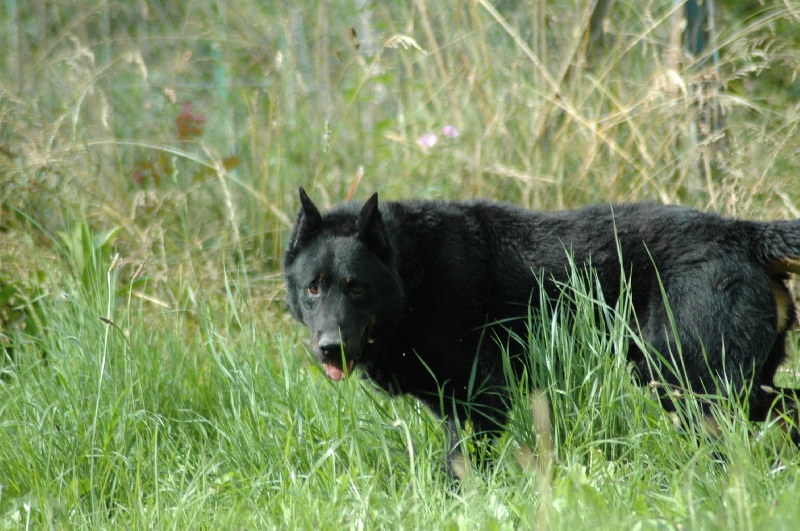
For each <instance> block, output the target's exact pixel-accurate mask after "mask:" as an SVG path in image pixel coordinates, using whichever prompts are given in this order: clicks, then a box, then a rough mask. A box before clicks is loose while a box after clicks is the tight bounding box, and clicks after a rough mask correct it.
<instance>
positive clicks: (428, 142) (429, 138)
mask: <svg viewBox="0 0 800 531" xmlns="http://www.w3.org/2000/svg"><path fill="white" fill-rule="evenodd" d="M438 140H439V139H438V138H436V135H434V134H433V133H424V134H423V135H422V136H421V137H419V138H418V139H417V144H418V145H419V147H421V148H422V149H430V148H432V147H433V146H435V145H436V142H437V141H438Z"/></svg>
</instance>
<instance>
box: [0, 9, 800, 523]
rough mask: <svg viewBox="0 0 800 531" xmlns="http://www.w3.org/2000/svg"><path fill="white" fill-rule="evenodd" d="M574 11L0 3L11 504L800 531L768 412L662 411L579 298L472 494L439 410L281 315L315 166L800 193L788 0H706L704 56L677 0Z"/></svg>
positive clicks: (768, 200) (2, 292)
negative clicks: (374, 379) (332, 357)
mask: <svg viewBox="0 0 800 531" xmlns="http://www.w3.org/2000/svg"><path fill="white" fill-rule="evenodd" d="M178 4H180V7H179V6H178ZM589 4H591V2H588V1H584V0H582V1H575V0H552V1H550V2H544V1H532V2H510V1H501V2H489V1H488V0H459V1H456V2H453V3H449V2H424V1H414V2H398V3H390V2H383V3H378V2H369V1H367V0H352V1H344V2H313V1H302V2H255V1H247V0H246V1H243V2H210V1H205V0H199V1H197V2H190V3H173V2H160V1H153V2H148V1H140V2H127V3H125V2H119V3H110V2H64V3H50V2H18V1H8V2H6V3H5V4H4V7H3V11H2V14H0V27H2V31H0V42H2V47H3V49H4V52H3V53H2V54H0V342H2V343H0V347H3V348H5V350H6V352H7V354H8V355H5V354H3V355H2V356H1V357H0V360H2V361H0V528H10V529H16V528H25V529H29V528H32V529H41V528H56V529H63V528H72V527H79V528H93V529H94V528H112V527H113V528H192V529H194V528H199V529H224V528H259V529H261V528H281V529H285V528H289V527H291V528H298V529H309V528H322V529H329V528H331V529H334V528H342V527H345V528H354V529H381V528H387V529H406V528H408V529H414V528H422V529H476V528H479V529H516V528H534V527H535V528H542V529H543V528H553V529H576V528H588V527H592V528H611V529H619V528H638V529H673V528H676V529H732V528H734V529H739V528H741V529H779V528H785V529H794V528H796V522H797V521H798V520H800V506H799V505H798V504H797V501H796V498H797V492H798V489H800V454H798V451H797V449H796V448H794V447H792V446H791V445H787V444H786V440H785V437H784V436H783V434H782V433H781V431H780V430H779V429H778V427H777V426H774V425H753V424H750V423H748V422H746V421H745V420H744V418H745V414H744V413H743V412H742V411H741V409H740V408H738V407H737V406H736V405H730V407H727V408H724V409H723V410H721V411H720V412H719V416H718V419H717V420H718V423H719V425H720V434H719V435H718V436H717V437H709V436H708V434H707V433H706V431H705V430H703V429H702V426H693V427H690V428H688V429H687V430H678V429H676V428H675V426H674V422H673V418H672V417H670V416H669V415H667V414H666V413H665V412H664V411H662V409H661V408H660V407H659V406H658V404H657V401H656V398H655V395H654V393H653V391H652V390H650V389H646V388H640V387H637V386H635V385H634V384H633V383H632V382H631V380H630V378H629V376H628V374H627V368H626V365H625V360H624V358H623V357H622V356H621V355H619V354H614V353H615V352H617V353H619V351H620V348H619V347H620V345H624V344H625V341H627V340H628V339H629V336H630V334H628V333H627V331H626V330H625V326H623V320H620V319H611V320H609V321H608V322H606V323H600V324H602V325H603V326H600V327H599V328H598V323H596V322H595V320H596V315H595V314H594V312H592V311H591V309H590V308H589V306H588V305H587V304H583V303H579V304H577V316H576V317H575V319H574V321H564V318H563V315H562V313H554V314H545V315H540V316H537V317H536V318H535V319H534V320H533V321H534V322H533V323H532V334H531V337H530V338H529V343H530V349H531V352H532V355H534V356H535V357H536V359H537V360H543V363H541V366H540V367H539V368H538V369H537V371H538V372H536V373H533V374H531V381H530V382H527V384H528V385H520V387H519V388H518V389H515V390H514V393H515V395H516V396H517V400H515V403H514V410H513V415H512V419H511V421H510V423H509V428H508V431H507V433H506V434H505V435H504V436H503V437H502V438H501V439H500V440H499V441H497V442H496V444H495V445H494V446H493V447H491V448H486V447H485V445H484V444H483V443H482V441H481V440H478V439H469V438H468V440H467V446H468V448H469V449H470V450H471V451H472V452H473V453H474V454H483V453H488V454H489V455H490V456H491V457H492V460H493V462H494V465H493V466H490V467H484V468H472V469H471V473H470V474H469V475H468V476H467V477H466V479H465V480H464V481H463V482H462V485H461V486H460V487H459V488H455V487H453V485H451V484H449V483H448V481H447V478H446V477H445V476H444V475H443V474H442V473H441V470H440V466H441V463H442V461H443V458H444V436H443V433H442V431H441V426H440V422H439V421H438V420H437V419H436V418H434V417H432V416H431V415H430V414H428V413H427V412H426V411H423V410H421V409H420V408H419V407H418V406H417V405H416V404H415V403H414V402H413V401H411V400H406V399H399V400H387V399H386V398H385V397H383V396H382V395H381V394H380V393H377V392H375V391H374V390H373V389H372V387H371V385H370V384H369V382H367V381H362V380H359V379H355V378H354V379H349V380H347V381H345V382H338V383H336V382H331V381H329V380H328V379H327V377H326V376H325V374H324V371H323V370H322V369H321V368H319V367H318V366H317V365H316V364H315V363H314V361H313V360H312V358H311V355H310V354H309V352H308V350H307V348H306V336H305V331H303V330H301V328H300V327H299V326H298V325H296V324H293V323H291V322H290V319H289V317H288V315H287V312H286V308H285V305H284V303H283V296H284V295H283V287H282V280H281V271H280V264H281V259H282V256H281V255H282V246H283V241H284V238H285V236H286V233H287V231H288V229H289V227H290V226H291V222H292V219H293V216H294V212H295V209H296V208H297V203H298V199H297V194H296V190H297V187H298V186H300V185H302V186H304V187H305V188H306V190H308V191H309V193H310V194H311V195H312V197H313V198H314V200H315V201H316V202H317V203H318V204H320V205H323V206H325V205H330V204H333V203H335V202H338V201H343V200H345V199H348V198H350V197H352V198H354V199H355V200H363V199H365V198H366V197H368V195H369V194H370V193H372V191H374V190H378V191H379V192H380V194H381V196H382V198H386V199H390V198H391V199H399V198H408V197H424V198H467V197H476V196H481V197H489V198H495V199H501V200H506V201H511V202H513V203H516V204H519V205H524V206H528V207H532V208H542V209H555V208H566V207H573V206H578V205H583V204H587V203H592V202H603V201H628V200H654V201H659V202H670V203H681V204H686V205H690V206H693V207H697V208H701V209H704V210H709V211H716V212H721V213H725V214H731V215H741V216H747V217H751V218H755V219H772V218H782V217H786V218H789V217H800V180H798V178H797V175H796V173H797V167H798V153H800V133H798V131H797V129H798V124H800V122H799V121H798V117H799V116H800V105H798V97H799V96H800V82H799V81H797V80H795V75H796V74H797V73H798V71H799V70H800V63H798V57H800V38H798V36H797V30H796V28H797V24H798V23H800V4H798V3H797V2H781V3H775V4H776V5H775V7H764V6H761V4H760V3H759V2H756V1H752V2H732V1H731V2H722V1H720V2H717V11H718V12H717V17H716V20H715V40H714V42H715V44H714V45H713V46H712V47H711V48H709V49H708V51H707V53H706V54H705V55H703V56H701V57H691V56H689V55H688V54H687V53H686V52H685V51H684V50H683V49H682V47H681V44H680V41H681V30H682V23H683V19H682V13H683V10H682V6H681V5H680V3H676V2H672V1H668V0H648V1H644V2H634V1H633V0H623V1H620V2H614V3H613V5H612V7H611V10H610V11H609V13H608V18H607V19H606V21H605V23H604V24H603V31H602V35H601V38H600V39H599V40H598V41H597V42H594V43H593V44H592V45H591V46H589V45H588V42H589V39H588V38H587V28H588V27H589V16H590V12H589V11H588V7H587V6H588V5H589ZM778 4H779V5H778ZM571 289H572V290H573V291H569V294H570V296H573V297H576V298H577V299H578V300H584V299H585V297H586V295H589V294H590V293H589V292H590V291H591V290H588V289H587V288H586V286H585V285H584V283H582V282H580V281H576V283H575V285H574V286H572V288H571ZM795 291H796V290H795ZM789 343H790V344H789V350H790V352H793V353H794V352H797V350H798V340H797V338H795V337H794V336H793V337H791V338H790V341H789ZM0 354H2V353H0ZM555 358H558V359H559V360H560V361H561V363H560V364H559V366H558V368H555V365H554V364H553V363H550V362H549V361H550V360H554V359H555ZM795 358H796V356H794V355H793V356H792V360H791V363H790V364H789V365H787V367H786V370H785V371H783V372H782V373H781V378H782V379H783V382H782V383H786V384H790V385H791V384H794V383H795V380H796V379H797V378H796V377H795V365H796V360H795ZM529 387H530V388H533V389H536V391H535V392H531V391H530V390H529ZM543 403H545V404H548V405H549V406H550V409H551V410H552V417H551V418H549V419H548V418H546V417H547V416H546V415H543V414H542V411H543V410H545V411H546V410H547V409H548V408H547V407H542V404H543ZM687 408H688V410H687V411H685V412H684V413H685V414H686V415H688V416H692V415H693V411H695V410H693V406H692V405H691V404H689V405H687Z"/></svg>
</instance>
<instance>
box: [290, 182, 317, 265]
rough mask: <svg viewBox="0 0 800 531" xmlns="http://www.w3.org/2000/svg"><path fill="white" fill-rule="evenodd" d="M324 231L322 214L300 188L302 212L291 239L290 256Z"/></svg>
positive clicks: (298, 216) (299, 213) (298, 215)
mask: <svg viewBox="0 0 800 531" xmlns="http://www.w3.org/2000/svg"><path fill="white" fill-rule="evenodd" d="M321 229H322V214H320V213H319V209H318V208H317V207H316V206H315V205H314V203H313V202H312V201H311V199H310V198H309V197H308V194H306V191H305V190H303V187H302V186H301V187H300V212H298V213H297V220H296V221H295V223H294V230H293V231H292V235H291V237H290V238H289V246H288V254H290V255H292V256H293V255H294V254H295V253H296V252H297V251H298V250H299V249H300V247H302V246H303V245H305V244H306V243H308V241H310V240H311V239H312V238H314V236H316V235H317V234H318V233H319V231H320V230H321Z"/></svg>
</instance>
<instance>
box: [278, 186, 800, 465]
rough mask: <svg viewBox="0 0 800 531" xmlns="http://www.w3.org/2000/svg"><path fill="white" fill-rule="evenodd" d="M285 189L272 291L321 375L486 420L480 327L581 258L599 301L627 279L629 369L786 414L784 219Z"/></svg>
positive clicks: (787, 263) (793, 247) (494, 369)
mask: <svg viewBox="0 0 800 531" xmlns="http://www.w3.org/2000/svg"><path fill="white" fill-rule="evenodd" d="M300 200H301V202H302V207H301V209H300V212H299V214H298V216H297V221H296V223H295V226H294V229H293V231H292V234H291V236H290V238H289V243H288V247H287V250H286V257H285V264H284V265H285V276H286V286H287V291H288V304H289V308H290V309H291V312H292V315H293V316H294V317H295V318H296V319H298V320H299V321H301V322H303V323H304V324H305V325H306V326H308V328H309V329H310V331H311V348H312V351H313V353H314V355H315V356H316V357H317V358H318V359H319V360H320V361H321V362H322V364H323V365H324V367H325V370H326V372H327V374H328V376H330V377H331V378H333V379H336V380H338V379H341V378H342V377H344V376H346V375H348V374H349V373H351V372H352V371H353V369H354V368H355V367H359V368H361V369H362V370H363V371H364V372H366V373H367V374H368V375H369V376H370V378H372V380H374V381H375V382H376V383H377V384H378V385H379V386H380V387H382V388H383V389H385V390H386V391H387V392H389V393H390V394H397V393H408V394H410V395H412V396H415V397H416V398H418V399H419V400H421V401H422V402H423V403H425V404H427V405H428V407H430V408H431V409H432V410H433V411H434V412H437V413H440V414H441V415H444V416H445V417H446V418H448V420H450V423H449V427H450V428H451V429H452V428H453V427H454V426H453V425H452V419H459V420H462V421H463V420H464V419H466V418H468V417H469V418H471V420H472V422H473V425H474V427H475V429H476V431H487V432H496V431H497V430H499V429H500V428H501V427H502V425H503V423H504V422H505V420H506V418H505V416H506V413H507V412H508V408H509V405H508V401H507V396H504V394H503V393H502V392H497V390H498V389H503V388H504V387H505V386H506V385H507V382H506V381H505V378H506V376H505V375H504V371H503V369H502V350H501V348H500V346H499V343H503V341H499V342H498V341H496V340H493V339H492V338H497V337H500V338H502V337H508V334H509V333H511V332H514V333H517V334H520V335H521V336H522V337H524V334H525V326H526V324H527V320H526V319H525V317H527V315H528V311H529V304H530V303H531V301H533V302H534V303H538V301H540V295H546V296H547V297H548V298H551V299H553V298H555V297H557V296H558V295H559V289H561V288H560V287H559V286H560V285H561V283H563V282H564V281H566V280H567V278H568V275H569V263H570V262H569V257H570V256H571V257H572V258H573V260H574V263H575V264H579V265H590V266H591V267H592V268H593V269H594V270H595V271H596V274H597V278H598V281H599V283H600V285H601V287H602V291H603V296H604V298H605V301H607V302H608V303H610V304H612V305H613V303H614V301H616V300H617V299H618V298H619V296H620V285H621V279H622V278H623V277H625V278H629V279H630V285H631V286H630V297H631V300H632V305H633V311H634V314H635V316H636V321H635V322H632V324H631V326H632V327H633V328H634V329H635V330H636V331H637V332H638V333H639V334H640V335H641V337H642V339H643V340H644V344H647V345H649V347H650V348H652V352H650V351H647V352H644V351H642V350H641V349H639V348H636V347H635V346H633V345H631V346H630V349H629V352H628V358H629V360H630V361H631V362H632V363H633V364H634V365H635V368H636V369H637V371H638V374H639V375H640V376H641V378H643V380H644V381H651V380H660V381H662V382H665V383H667V384H670V385H675V386H680V387H686V386H688V388H690V389H692V390H695V391H698V392H703V391H708V392H713V391H715V390H716V389H719V388H722V389H725V388H728V389H732V390H736V391H737V392H738V391H742V390H744V389H750V392H749V394H748V397H749V404H747V405H748V406H749V415H750V418H751V419H753V420H757V421H758V420H765V419H766V418H767V417H768V415H769V413H770V410H771V409H772V408H774V407H781V408H782V409H785V410H786V411H787V412H789V413H791V414H793V415H795V416H796V398H795V395H794V392H793V391H792V390H789V389H776V388H774V386H773V377H774V376H775V372H776V370H777V368H778V366H779V365H780V364H781V363H782V362H783V360H784V358H785V357H786V353H785V346H784V343H785V337H786V332H787V330H788V329H789V328H790V326H791V325H793V324H794V322H795V320H796V319H795V317H796V314H795V307H794V304H793V302H792V298H791V296H790V293H789V291H788V290H787V288H786V283H785V281H786V279H787V278H788V274H789V273H798V272H800V220H797V221H775V222H771V223H761V222H754V221H745V220H738V219H727V218H722V217H720V216H717V215H714V214H706V213H702V212H697V211H694V210H690V209H688V208H682V207H677V206H663V205H656V204H621V205H613V206H610V205H605V206H592V207H588V208H584V209H581V210H575V211H566V212H534V211H528V210H522V209H519V208H515V207H513V206H509V205H505V204H499V203H491V202H484V201H474V202H463V203H457V202H434V201H408V202H390V203H381V204H380V205H379V204H378V196H377V194H375V195H373V196H372V197H371V198H370V199H369V200H368V201H367V202H366V204H364V205H363V207H360V206H359V205H355V204H352V203H348V204H343V205H340V206H338V207H336V208H334V209H333V210H331V211H330V212H328V213H326V214H325V215H324V216H323V215H321V214H320V212H319V210H318V209H317V208H316V207H315V206H314V204H313V203H312V202H311V200H310V199H309V198H308V196H307V195H306V193H305V192H304V191H303V189H302V188H301V189H300ZM662 289H663V292H662ZM540 290H544V292H545V293H544V294H542V293H540ZM664 295H666V300H667V301H668V303H669V308H670V309H671V312H672V316H673V319H674V326H675V330H676V331H677V334H675V333H674V332H673V328H672V323H671V322H670V317H669V313H668V307H667V305H666V304H665V298H664ZM514 318H518V319H514ZM519 318H521V319H519ZM676 335H677V337H678V338H679V343H680V346H678V341H676ZM653 352H657V353H660V356H655V355H651V354H652V353H653ZM678 353H680V354H678ZM678 356H680V357H678ZM668 359H671V360H673V361H674V362H675V363H674V365H677V366H678V367H677V370H675V369H676V367H675V366H673V367H665V366H664V365H665V360H668ZM676 375H683V378H679V377H678V376H676ZM476 382H477V383H478V384H480V385H479V386H478V385H476ZM720 383H722V384H723V385H720ZM477 387H480V388H481V389H492V390H493V392H486V393H480V394H476V393H475V389H476V388H477ZM784 396H786V397H787V400H785V401H784V400H782V397H784ZM665 405H666V404H665ZM448 431H451V430H448ZM453 451H456V450H453Z"/></svg>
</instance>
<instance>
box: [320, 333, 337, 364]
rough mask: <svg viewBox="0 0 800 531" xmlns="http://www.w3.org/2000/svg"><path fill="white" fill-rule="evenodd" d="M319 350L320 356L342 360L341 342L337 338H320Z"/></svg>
mask: <svg viewBox="0 0 800 531" xmlns="http://www.w3.org/2000/svg"><path fill="white" fill-rule="evenodd" d="M319 350H320V352H321V353H322V355H323V356H324V357H326V358H328V359H331V360H337V361H338V360H341V359H342V342H341V341H340V340H339V338H338V337H336V338H333V337H325V336H323V337H321V338H320V340H319Z"/></svg>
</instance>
